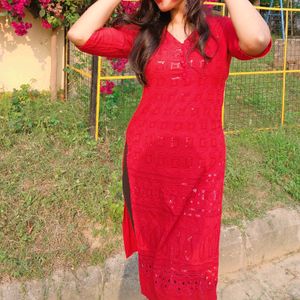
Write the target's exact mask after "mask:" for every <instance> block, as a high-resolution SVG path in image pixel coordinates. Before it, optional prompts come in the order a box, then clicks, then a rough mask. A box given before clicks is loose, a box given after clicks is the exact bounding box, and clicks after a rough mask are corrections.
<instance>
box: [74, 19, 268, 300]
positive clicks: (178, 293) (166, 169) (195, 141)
mask: <svg viewBox="0 0 300 300" xmlns="http://www.w3.org/2000/svg"><path fill="white" fill-rule="evenodd" d="M206 20H207V22H208V25H209V27H210V30H211V33H212V34H214V35H215V37H216V40H214V39H213V38H212V37H210V38H209V40H208V42H207V46H206V53H207V54H210V55H211V54H214V58H213V59H212V61H211V62H210V63H207V64H206V63H205V61H204V59H203V57H202V55H201V54H200V52H199V51H198V50H197V49H195V50H194V51H193V52H192V54H191V55H190V56H189V57H186V54H187V52H188V49H189V47H190V46H191V44H192V42H193V38H194V37H198V32H197V31H196V30H194V31H193V32H192V34H190V35H189V36H188V38H186V40H185V41H184V43H181V42H179V41H178V40H177V39H176V38H175V37H174V36H173V35H171V33H169V32H168V31H167V30H166V28H165V29H164V32H163V35H162V38H161V44H160V46H159V48H158V49H157V50H156V51H155V53H154V54H153V55H152V57H151V59H150V60H149V62H148V64H147V66H146V78H147V79H148V86H146V87H144V89H143V94H142V97H141V99H140V103H139V105H138V107H137V109H136V111H135V112H134V114H133V116H132V118H131V120H130V122H129V125H128V128H127V130H126V143H125V147H124V156H123V189H124V199H125V202H124V217H123V238H124V247H125V253H126V257H129V256H131V255H132V253H133V252H135V251H137V252H138V261H139V278H140V285H141V292H142V294H144V295H145V296H147V298H148V299H150V300H176V299H177V300H214V299H216V298H217V282H218V262H219V238H220V226H221V214H222V195H223V184H224V175H225V155H226V150H225V138H224V132H223V128H222V119H221V112H222V104H223V99H224V87H225V82H226V80H227V78H228V73H229V67H230V61H231V58H232V57H236V58H238V59H240V60H250V59H253V58H258V57H262V56H264V55H266V54H267V53H268V52H269V51H270V49H271V47H272V40H271V41H270V43H269V45H268V46H267V48H266V49H265V50H264V51H263V52H262V53H261V54H260V55H257V56H250V55H247V54H246V53H245V52H243V51H242V50H241V49H240V47H239V43H238V37H237V34H236V31H235V28H234V27H233V23H232V21H231V19H230V18H229V17H221V16H211V15H208V16H207V17H206ZM137 34H138V27H136V26H135V25H123V26H122V27H116V28H112V27H110V28H106V27H104V28H101V29H100V30H98V31H96V32H95V33H94V34H93V35H92V36H91V37H90V39H89V40H88V41H87V42H86V44H85V45H83V46H81V47H78V48H79V49H80V50H82V51H84V52H87V53H90V54H94V55H101V56H106V57H128V55H129V53H130V51H131V49H132V45H133V41H134V39H135V37H136V36H137Z"/></svg>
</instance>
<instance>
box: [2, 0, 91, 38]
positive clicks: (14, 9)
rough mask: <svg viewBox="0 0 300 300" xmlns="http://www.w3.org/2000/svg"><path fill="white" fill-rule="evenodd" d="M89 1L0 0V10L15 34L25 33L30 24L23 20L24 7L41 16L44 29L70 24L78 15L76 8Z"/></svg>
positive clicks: (36, 15)
mask: <svg viewBox="0 0 300 300" xmlns="http://www.w3.org/2000/svg"><path fill="white" fill-rule="evenodd" d="M87 2H89V1H83V0H81V1H71V0H0V12H1V15H2V16H7V17H8V18H9V20H10V23H11V26H12V27H13V28H14V30H15V33H16V34H17V35H20V36H22V35H25V34H26V33H27V32H28V29H30V28H31V27H32V24H30V23H27V22H24V20H23V19H24V17H25V8H26V9H28V10H29V11H30V12H31V13H32V14H33V15H34V17H36V18H37V17H39V18H41V24H42V26H43V27H44V28H46V29H51V28H53V29H54V28H57V27H59V26H65V25H70V24H72V23H73V22H74V21H76V19H77V18H78V17H79V14H78V10H79V9H81V8H82V7H84V6H85V5H86V4H87Z"/></svg>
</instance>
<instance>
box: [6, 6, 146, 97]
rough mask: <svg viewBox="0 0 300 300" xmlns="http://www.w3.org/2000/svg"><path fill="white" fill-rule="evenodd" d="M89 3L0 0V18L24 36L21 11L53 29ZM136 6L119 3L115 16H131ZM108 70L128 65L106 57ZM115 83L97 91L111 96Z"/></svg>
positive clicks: (27, 25) (75, 16)
mask: <svg viewBox="0 0 300 300" xmlns="http://www.w3.org/2000/svg"><path fill="white" fill-rule="evenodd" d="M92 2H93V0H0V16H7V17H8V19H9V21H10V24H11V26H12V27H13V29H14V31H15V33H16V34H17V35H19V36H23V35H25V34H26V33H27V32H28V30H29V29H30V28H31V27H32V24H30V23H28V22H25V21H24V17H25V8H26V9H28V10H29V11H30V12H31V13H32V14H33V16H34V17H36V18H40V19H41V25H42V27H43V28H45V29H55V28H58V27H60V26H69V25H72V24H73V23H74V22H75V21H76V20H77V19H78V17H79V15H80V12H81V11H82V10H84V9H85V8H86V7H88V6H89V5H90V4H91V3H92ZM139 5H140V2H139V1H129V0H122V1H121V5H120V10H118V13H119V14H124V13H126V14H132V13H134V12H135V11H136V10H137V9H138V7H139ZM109 60H110V63H111V66H112V68H113V69H114V70H115V71H117V72H118V73H121V72H122V71H123V70H124V69H125V67H126V64H127V62H128V59H126V58H118V59H115V58H109ZM114 86H115V84H114V83H113V82H112V81H109V80H107V81H106V85H105V86H103V87H101V92H103V93H105V94H111V93H112V92H113V91H112V89H113V87H114Z"/></svg>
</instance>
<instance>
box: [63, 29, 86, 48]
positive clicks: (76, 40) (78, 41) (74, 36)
mask: <svg viewBox="0 0 300 300" xmlns="http://www.w3.org/2000/svg"><path fill="white" fill-rule="evenodd" d="M67 38H68V40H70V41H71V42H72V43H73V44H75V45H77V46H82V45H83V44H84V43H85V42H86V38H84V37H83V36H82V35H81V34H79V33H78V32H75V31H74V30H72V28H71V29H69V31H68V32H67Z"/></svg>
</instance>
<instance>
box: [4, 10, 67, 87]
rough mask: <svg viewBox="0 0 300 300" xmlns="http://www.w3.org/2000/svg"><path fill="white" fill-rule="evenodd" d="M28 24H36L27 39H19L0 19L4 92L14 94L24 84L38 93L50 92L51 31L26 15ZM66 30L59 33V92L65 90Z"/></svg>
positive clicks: (27, 13) (26, 36)
mask: <svg viewBox="0 0 300 300" xmlns="http://www.w3.org/2000/svg"><path fill="white" fill-rule="evenodd" d="M25 20H26V21H27V22H30V23H32V24H33V26H32V28H31V29H29V33H28V34H27V35H25V36H17V35H15V33H14V31H13V29H11V27H9V28H7V27H6V26H5V18H4V17H0V92H1V91H12V90H13V88H19V86H20V85H21V84H23V83H30V84H31V86H32V87H33V88H35V89H38V90H49V89H50V67H51V59H50V30H47V29H44V28H43V27H42V26H41V25H40V20H38V19H34V18H33V17H32V15H31V14H30V13H29V12H27V11H26V18H25ZM63 63H64V30H63V29H60V30H59V33H58V74H57V76H58V89H59V88H63V87H64V76H63Z"/></svg>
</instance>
